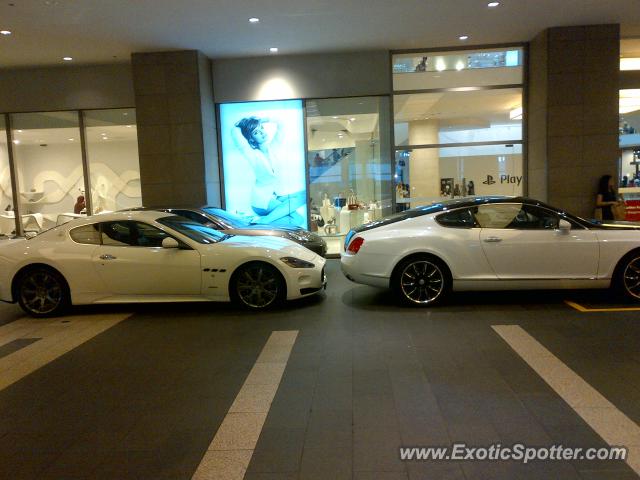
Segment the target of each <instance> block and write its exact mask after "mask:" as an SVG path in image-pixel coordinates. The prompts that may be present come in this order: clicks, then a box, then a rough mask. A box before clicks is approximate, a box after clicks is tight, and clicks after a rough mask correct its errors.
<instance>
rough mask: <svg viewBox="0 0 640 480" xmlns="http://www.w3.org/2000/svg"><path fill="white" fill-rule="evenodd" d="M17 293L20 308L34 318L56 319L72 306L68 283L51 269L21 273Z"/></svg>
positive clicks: (37, 269)
mask: <svg viewBox="0 0 640 480" xmlns="http://www.w3.org/2000/svg"><path fill="white" fill-rule="evenodd" d="M15 293H16V297H17V300H18V303H19V304H20V307H22V309H23V310H24V311H25V312H26V313H27V314H28V315H30V316H32V317H37V318H40V317H55V316H57V315H61V314H62V313H63V312H64V311H65V310H67V308H69V306H70V305H71V296H70V294H69V286H68V284H67V281H66V280H65V279H64V277H63V276H62V275H61V274H60V273H59V272H58V271H57V270H54V269H53V268H49V267H34V268H29V269H27V270H26V271H24V272H23V273H21V274H20V276H19V277H18V279H17V281H16V289H15Z"/></svg>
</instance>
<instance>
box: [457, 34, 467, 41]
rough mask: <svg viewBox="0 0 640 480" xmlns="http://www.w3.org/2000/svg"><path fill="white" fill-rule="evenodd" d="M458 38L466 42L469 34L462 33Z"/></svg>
mask: <svg viewBox="0 0 640 480" xmlns="http://www.w3.org/2000/svg"><path fill="white" fill-rule="evenodd" d="M458 38H459V39H460V40H462V41H463V42H464V41H465V40H469V35H460V36H459V37H458Z"/></svg>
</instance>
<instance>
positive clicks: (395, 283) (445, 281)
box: [391, 255, 451, 307]
mask: <svg viewBox="0 0 640 480" xmlns="http://www.w3.org/2000/svg"><path fill="white" fill-rule="evenodd" d="M391 287H392V289H393V291H394V292H395V294H396V296H397V298H398V299H399V300H400V302H401V303H402V304H403V305H406V306H412V307H431V306H433V305H438V304H439V303H442V301H443V300H444V299H445V298H446V297H447V295H449V293H450V291H451V273H450V271H449V268H448V267H447V266H446V265H445V264H444V262H442V261H441V260H440V259H438V258H436V257H434V256H431V255H413V256H411V257H409V258H406V259H404V260H402V261H401V262H400V263H399V264H398V265H397V266H396V268H395V270H394V274H393V276H392V279H391Z"/></svg>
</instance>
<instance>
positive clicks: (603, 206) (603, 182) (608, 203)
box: [596, 175, 618, 220]
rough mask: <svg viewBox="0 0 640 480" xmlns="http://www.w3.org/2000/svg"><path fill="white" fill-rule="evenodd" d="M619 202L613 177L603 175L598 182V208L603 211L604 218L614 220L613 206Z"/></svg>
mask: <svg viewBox="0 0 640 480" xmlns="http://www.w3.org/2000/svg"><path fill="white" fill-rule="evenodd" d="M617 204H618V195H617V194H616V190H615V187H614V186H613V177H612V176H611V175H603V176H602V177H600V182H599V183H598V195H597V197H596V208H599V209H600V210H601V211H602V220H614V219H615V217H614V215H613V208H612V207H613V206H614V205H617Z"/></svg>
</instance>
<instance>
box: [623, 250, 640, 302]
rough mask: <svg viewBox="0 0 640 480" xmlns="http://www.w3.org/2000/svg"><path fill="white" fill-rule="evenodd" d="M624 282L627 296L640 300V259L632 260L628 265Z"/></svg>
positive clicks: (624, 274) (624, 273)
mask: <svg viewBox="0 0 640 480" xmlns="http://www.w3.org/2000/svg"><path fill="white" fill-rule="evenodd" d="M622 282H623V285H624V288H625V290H626V292H627V294H628V295H630V296H632V297H634V298H635V299H636V300H640V257H635V258H632V259H631V260H630V261H629V262H628V263H627V265H626V267H625V269H624V272H623V274H622Z"/></svg>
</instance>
